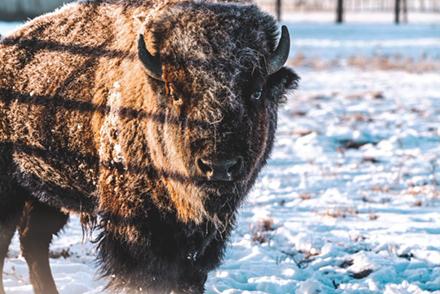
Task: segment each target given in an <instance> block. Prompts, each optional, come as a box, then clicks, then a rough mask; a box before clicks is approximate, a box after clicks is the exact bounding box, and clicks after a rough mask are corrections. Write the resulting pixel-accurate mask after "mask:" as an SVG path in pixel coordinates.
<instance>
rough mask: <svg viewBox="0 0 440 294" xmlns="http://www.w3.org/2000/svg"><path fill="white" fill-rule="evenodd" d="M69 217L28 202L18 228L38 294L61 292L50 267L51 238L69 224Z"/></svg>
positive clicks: (22, 248)
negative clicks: (57, 287)
mask: <svg viewBox="0 0 440 294" xmlns="http://www.w3.org/2000/svg"><path fill="white" fill-rule="evenodd" d="M67 219H68V215H66V214H64V213H62V212H60V211H59V210H58V209H55V208H52V207H49V206H46V205H44V204H41V203H38V202H31V201H29V202H26V204H25V207H24V211H23V216H22V221H21V224H20V227H19V232H20V243H21V250H22V254H23V256H24V258H25V259H26V262H27V264H28V267H29V275H30V280H31V283H32V286H33V287H34V291H35V293H36V294H53V293H58V291H57V289H56V286H55V282H54V280H53V277H52V272H51V270H50V265H49V245H50V243H51V241H52V236H53V235H54V234H56V233H58V232H59V231H60V230H61V229H62V228H63V227H64V225H65V224H66V223H67Z"/></svg>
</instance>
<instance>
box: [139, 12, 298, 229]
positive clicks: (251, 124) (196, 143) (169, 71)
mask: <svg viewBox="0 0 440 294" xmlns="http://www.w3.org/2000/svg"><path fill="white" fill-rule="evenodd" d="M143 30H144V32H145V33H143V34H140V35H139V38H138V44H137V45H138V46H137V47H138V48H137V49H138V57H139V60H140V64H141V65H142V67H143V70H144V73H145V79H148V81H149V83H148V84H149V87H150V89H152V91H149V92H151V93H153V94H151V95H148V97H147V98H146V99H148V100H149V103H148V105H150V107H151V109H150V111H152V112H154V113H160V114H161V116H162V117H163V119H162V120H160V121H159V122H155V123H151V124H149V125H148V126H147V133H148V136H147V138H148V140H150V141H149V142H148V145H149V150H150V152H151V153H152V161H153V165H154V166H155V167H156V168H157V169H158V170H159V171H160V172H161V173H162V174H163V175H164V176H165V178H166V180H165V186H166V187H167V190H168V191H169V195H170V198H171V200H172V202H173V203H174V205H175V206H176V208H177V211H178V215H179V216H180V218H181V219H183V220H193V221H196V222H198V221H201V220H202V219H203V218H204V217H207V216H208V217H210V218H211V219H212V218H217V219H224V217H225V215H226V214H229V213H231V212H232V211H233V210H234V209H235V207H236V206H237V204H238V203H239V202H240V200H241V199H242V198H243V196H244V195H245V194H246V193H247V192H248V191H249V189H250V187H251V186H252V184H253V182H254V180H255V178H256V176H257V174H258V172H259V171H260V169H261V167H262V166H263V165H264V163H265V162H266V159H267V158H268V155H269V153H270V150H271V148H272V144H273V140H274V133H275V129H276V124H277V110H278V106H279V104H280V102H282V101H283V97H284V95H285V94H286V91H287V90H288V89H291V88H294V87H295V86H296V82H297V79H298V77H297V75H296V74H295V73H294V72H293V71H291V70H289V69H287V68H285V67H283V65H284V63H285V62H286V60H287V58H288V55H289V49H290V38H289V33H288V30H287V28H286V27H285V26H283V27H282V30H281V34H280V36H279V34H278V28H277V25H276V23H275V21H274V20H273V18H272V17H270V16H268V15H266V14H264V13H262V12H261V11H259V10H258V8H256V7H255V6H238V5H227V4H209V5H207V4H206V3H205V4H194V3H192V4H179V5H177V6H175V7H173V8H172V9H168V10H166V11H163V12H161V13H157V14H155V15H154V17H152V18H151V19H148V18H147V20H146V22H145V24H144V28H143ZM153 138H154V139H153Z"/></svg>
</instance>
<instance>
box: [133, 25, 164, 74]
mask: <svg viewBox="0 0 440 294" xmlns="http://www.w3.org/2000/svg"><path fill="white" fill-rule="evenodd" d="M138 56H139V59H140V61H141V62H142V64H143V65H144V68H145V71H146V72H147V74H148V75H149V76H150V77H152V78H153V79H155V80H158V81H163V79H162V63H161V61H160V54H159V53H158V54H157V56H153V55H151V53H150V52H149V51H148V49H147V46H146V45H145V38H144V34H139V38H138Z"/></svg>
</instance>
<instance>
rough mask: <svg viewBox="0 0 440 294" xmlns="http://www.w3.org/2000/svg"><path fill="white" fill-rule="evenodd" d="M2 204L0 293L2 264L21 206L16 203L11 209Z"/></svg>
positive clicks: (0, 287)
mask: <svg viewBox="0 0 440 294" xmlns="http://www.w3.org/2000/svg"><path fill="white" fill-rule="evenodd" d="M0 199H1V196H0ZM1 200H3V199H1ZM4 204H5V202H2V203H0V294H4V293H5V290H4V287H3V266H4V263H5V259H6V255H7V254H8V248H9V244H10V243H11V239H12V236H14V232H15V229H16V227H17V224H18V222H19V219H20V213H21V208H22V205H21V204H17V205H16V207H13V208H12V210H11V207H7V206H6V205H4Z"/></svg>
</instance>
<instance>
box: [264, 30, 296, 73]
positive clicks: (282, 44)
mask: <svg viewBox="0 0 440 294" xmlns="http://www.w3.org/2000/svg"><path fill="white" fill-rule="evenodd" d="M289 51H290V36H289V30H288V29H287V27H286V26H282V27H281V37H280V41H279V42H278V46H277V48H276V49H275V51H274V52H273V53H272V55H271V56H270V57H269V59H268V60H267V65H266V66H267V74H268V75H271V74H274V73H276V72H277V71H279V70H280V69H281V68H282V67H283V65H284V63H286V61H287V58H288V57H289Z"/></svg>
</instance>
